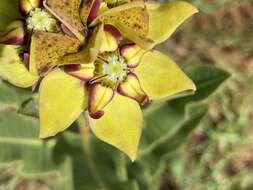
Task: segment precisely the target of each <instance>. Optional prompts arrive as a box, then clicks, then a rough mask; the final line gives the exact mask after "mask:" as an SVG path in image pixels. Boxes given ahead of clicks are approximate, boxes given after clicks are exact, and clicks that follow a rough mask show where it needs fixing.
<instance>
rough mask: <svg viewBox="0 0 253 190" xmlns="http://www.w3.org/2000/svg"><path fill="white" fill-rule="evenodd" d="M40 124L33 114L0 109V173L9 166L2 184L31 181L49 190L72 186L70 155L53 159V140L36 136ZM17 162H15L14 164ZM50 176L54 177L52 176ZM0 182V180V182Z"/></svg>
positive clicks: (20, 183) (26, 186) (9, 184)
mask: <svg viewBox="0 0 253 190" xmlns="http://www.w3.org/2000/svg"><path fill="white" fill-rule="evenodd" d="M38 129H39V124H38V120H37V119H35V118H33V117H28V116H24V115H22V114H18V113H17V112H16V110H15V109H13V108H6V109H4V110H1V111H0V165H1V166H3V167H0V174H1V171H5V170H6V167H7V169H8V170H9V169H10V170H11V169H12V168H13V167H14V166H15V167H16V168H17V169H16V170H18V172H15V171H16V170H13V172H11V174H10V175H11V176H10V177H9V179H10V180H9V182H6V181H4V182H2V183H3V185H5V186H4V187H6V188H7V187H8V188H9V187H12V188H14V189H20V188H21V187H22V184H23V185H25V186H24V187H23V189H28V190H30V189H32V187H30V186H32V184H37V185H39V183H40V181H43V183H44V185H42V186H41V187H40V188H38V189H43V188H45V186H46V187H50V189H52V190H58V189H59V190H65V189H66V190H71V189H72V186H73V185H72V176H71V174H72V165H71V159H70V158H68V157H64V159H63V160H62V161H61V162H58V163H56V162H55V161H54V160H53V151H54V148H55V144H56V142H55V140H48V141H43V140H40V139H39V138H38V133H39V131H38ZM16 165H17V166H16ZM52 179H53V180H52ZM1 185H2V184H0V186H1Z"/></svg>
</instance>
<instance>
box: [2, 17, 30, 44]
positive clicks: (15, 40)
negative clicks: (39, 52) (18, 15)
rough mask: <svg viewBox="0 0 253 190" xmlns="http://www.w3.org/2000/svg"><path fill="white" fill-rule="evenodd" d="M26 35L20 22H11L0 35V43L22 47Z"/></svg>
mask: <svg viewBox="0 0 253 190" xmlns="http://www.w3.org/2000/svg"><path fill="white" fill-rule="evenodd" d="M25 40H26V33H25V30H24V24H23V22H22V21H21V20H15V21H13V22H11V23H10V24H9V25H8V26H7V27H6V30H5V32H3V33H2V34H1V35H0V43H3V44H12V45H22V44H24V43H25Z"/></svg>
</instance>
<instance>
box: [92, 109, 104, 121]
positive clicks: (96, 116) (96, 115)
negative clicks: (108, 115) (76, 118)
mask: <svg viewBox="0 0 253 190" xmlns="http://www.w3.org/2000/svg"><path fill="white" fill-rule="evenodd" d="M103 115H104V111H102V110H101V111H97V112H95V113H90V117H92V118H93V119H99V118H101V117H102V116H103Z"/></svg>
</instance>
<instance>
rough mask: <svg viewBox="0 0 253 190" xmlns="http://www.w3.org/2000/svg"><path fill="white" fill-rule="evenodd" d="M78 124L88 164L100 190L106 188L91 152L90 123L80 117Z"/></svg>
mask: <svg viewBox="0 0 253 190" xmlns="http://www.w3.org/2000/svg"><path fill="white" fill-rule="evenodd" d="M77 123H78V127H79V131H80V134H81V136H82V146H83V151H84V156H85V158H86V162H87V163H88V166H89V168H90V170H91V172H92V174H93V176H94V178H95V180H96V183H97V184H98V185H99V186H100V188H105V184H104V183H103V180H102V179H101V176H100V175H99V173H98V172H97V169H96V164H95V163H94V161H93V159H92V156H91V150H90V139H91V136H90V135H91V132H90V129H89V126H88V123H87V121H86V119H85V117H83V116H81V117H79V119H78V120H77Z"/></svg>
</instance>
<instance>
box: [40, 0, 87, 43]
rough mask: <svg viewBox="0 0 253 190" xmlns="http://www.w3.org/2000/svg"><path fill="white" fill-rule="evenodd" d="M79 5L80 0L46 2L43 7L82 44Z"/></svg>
mask: <svg viewBox="0 0 253 190" xmlns="http://www.w3.org/2000/svg"><path fill="white" fill-rule="evenodd" d="M80 5H81V1H80V0H71V1H70V0H46V1H45V2H44V6H45V7H46V8H47V9H48V10H49V11H50V12H51V13H52V14H53V15H54V16H55V17H56V18H58V19H59V20H60V21H61V22H62V23H63V24H64V25H65V26H66V27H67V28H68V29H69V30H70V31H71V32H72V33H73V34H75V36H76V37H77V38H78V39H79V40H80V41H82V42H83V41H84V38H85V34H84V31H85V27H84V25H83V24H82V21H81V19H80V16H79V8H80Z"/></svg>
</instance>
